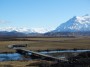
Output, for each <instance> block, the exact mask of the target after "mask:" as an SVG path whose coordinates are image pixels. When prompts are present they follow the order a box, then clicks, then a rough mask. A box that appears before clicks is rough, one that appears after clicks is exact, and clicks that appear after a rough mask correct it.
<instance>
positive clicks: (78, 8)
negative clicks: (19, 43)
mask: <svg viewBox="0 0 90 67" xmlns="http://www.w3.org/2000/svg"><path fill="white" fill-rule="evenodd" d="M85 14H89V15H90V0H0V27H28V28H46V29H55V28H56V27H57V26H59V25H60V24H61V23H64V22H66V21H67V20H68V19H70V18H72V17H73V16H82V15H85Z"/></svg>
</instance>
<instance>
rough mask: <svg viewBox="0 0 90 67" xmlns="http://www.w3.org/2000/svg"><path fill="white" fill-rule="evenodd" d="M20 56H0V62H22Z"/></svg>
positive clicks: (14, 54)
mask: <svg viewBox="0 0 90 67" xmlns="http://www.w3.org/2000/svg"><path fill="white" fill-rule="evenodd" d="M22 59H23V58H22V57H21V55H20V54H18V53H11V54H0V61H12V60H22Z"/></svg>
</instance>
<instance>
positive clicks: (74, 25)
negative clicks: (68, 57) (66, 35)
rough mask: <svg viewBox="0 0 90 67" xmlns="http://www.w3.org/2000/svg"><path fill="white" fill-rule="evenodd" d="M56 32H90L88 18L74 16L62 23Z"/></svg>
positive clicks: (87, 16) (89, 18) (89, 20)
mask: <svg viewBox="0 0 90 67" xmlns="http://www.w3.org/2000/svg"><path fill="white" fill-rule="evenodd" d="M55 31H56V32H65V31H66V32H76V31H90V16H89V15H88V14H86V15H84V16H74V17H73V18H71V19H70V20H68V21H67V22H65V23H62V24H61V25H60V26H58V27H57V28H56V30H55Z"/></svg>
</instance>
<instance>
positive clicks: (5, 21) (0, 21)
mask: <svg viewBox="0 0 90 67" xmlns="http://www.w3.org/2000/svg"><path fill="white" fill-rule="evenodd" d="M8 22H9V21H7V20H0V23H8Z"/></svg>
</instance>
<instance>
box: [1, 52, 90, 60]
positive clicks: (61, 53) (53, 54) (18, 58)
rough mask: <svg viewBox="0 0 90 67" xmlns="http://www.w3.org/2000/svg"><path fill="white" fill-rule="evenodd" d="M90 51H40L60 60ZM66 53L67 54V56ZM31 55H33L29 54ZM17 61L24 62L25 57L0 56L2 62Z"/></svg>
mask: <svg viewBox="0 0 90 67" xmlns="http://www.w3.org/2000/svg"><path fill="white" fill-rule="evenodd" d="M86 51H90V50H60V51H40V52H39V53H42V54H47V55H51V56H55V57H58V58H65V56H66V55H67V53H69V54H68V56H69V55H71V53H73V54H72V55H74V54H78V53H81V52H86ZM65 53H66V54H65ZM29 54H30V55H31V53H29ZM28 59H29V60H32V59H31V58H28ZM16 60H24V58H23V56H22V55H20V54H18V53H7V54H2V53H1V54H0V61H16Z"/></svg>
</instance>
